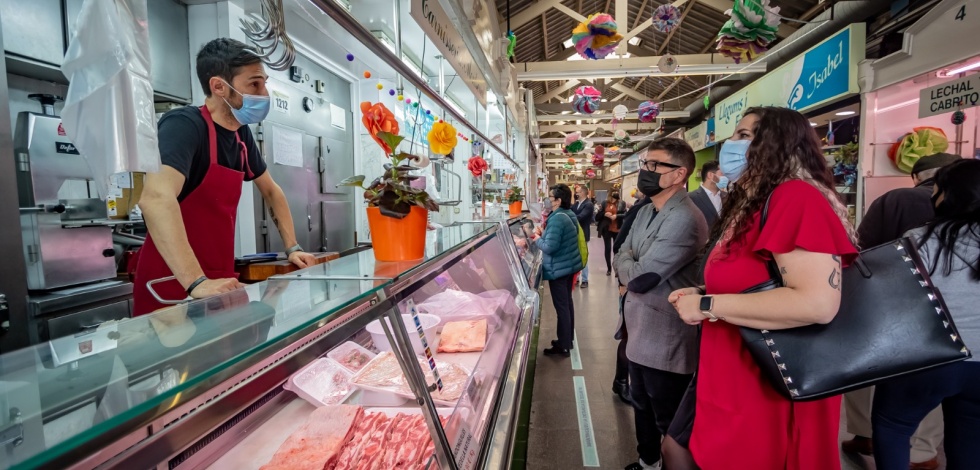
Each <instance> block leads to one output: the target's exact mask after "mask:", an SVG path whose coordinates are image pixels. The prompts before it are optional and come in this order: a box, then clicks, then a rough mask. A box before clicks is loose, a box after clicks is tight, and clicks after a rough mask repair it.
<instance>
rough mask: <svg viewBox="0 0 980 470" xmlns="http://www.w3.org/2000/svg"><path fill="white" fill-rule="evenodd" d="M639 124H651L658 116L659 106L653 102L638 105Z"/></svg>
mask: <svg viewBox="0 0 980 470" xmlns="http://www.w3.org/2000/svg"><path fill="white" fill-rule="evenodd" d="M639 113H640V122H653V120H654V119H657V116H659V115H660V105H659V104H657V103H654V102H653V101H644V102H642V103H640V109H639Z"/></svg>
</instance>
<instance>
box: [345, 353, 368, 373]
mask: <svg viewBox="0 0 980 470" xmlns="http://www.w3.org/2000/svg"><path fill="white" fill-rule="evenodd" d="M370 361H371V358H370V357H368V355H367V354H364V353H363V352H361V351H358V350H356V349H351V350H350V352H348V353H347V354H345V355H344V357H343V358H341V360H340V364H341V365H343V366H344V367H346V368H348V369H350V370H352V371H354V372H358V371H360V370H361V369H363V368H364V366H365V365H366V364H367V363H368V362H370Z"/></svg>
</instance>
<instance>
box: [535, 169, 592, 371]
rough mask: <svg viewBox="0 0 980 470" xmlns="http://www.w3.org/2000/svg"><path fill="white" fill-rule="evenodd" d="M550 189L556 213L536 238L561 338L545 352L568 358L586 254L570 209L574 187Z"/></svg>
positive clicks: (553, 342) (563, 186)
mask: <svg viewBox="0 0 980 470" xmlns="http://www.w3.org/2000/svg"><path fill="white" fill-rule="evenodd" d="M549 191H550V193H549V196H548V199H549V201H550V202H551V211H552V212H551V215H549V216H548V219H547V223H546V225H545V228H544V232H542V234H541V235H540V236H539V237H535V243H536V244H537V246H538V249H540V250H541V253H542V260H541V266H542V277H543V278H544V280H546V281H548V288H549V289H550V291H551V301H552V302H553V303H554V305H555V312H556V313H557V314H558V339H557V340H555V341H552V342H551V348H548V349H545V350H544V354H545V355H547V356H551V355H558V356H563V357H568V356H569V350H570V349H572V335H573V334H574V330H575V308H574V306H573V305H572V278H573V276H574V275H575V273H577V272H579V271H580V270H581V269H582V255H581V253H579V249H578V222H577V219H576V217H575V213H574V212H572V211H571V209H570V207H571V203H572V190H571V189H569V188H568V186H565V185H564V184H559V185H556V186H552V187H551V189H550V190H549Z"/></svg>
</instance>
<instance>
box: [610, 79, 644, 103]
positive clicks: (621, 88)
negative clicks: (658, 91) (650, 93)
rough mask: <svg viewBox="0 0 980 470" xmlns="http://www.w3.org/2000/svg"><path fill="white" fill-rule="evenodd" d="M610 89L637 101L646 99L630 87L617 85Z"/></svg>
mask: <svg viewBox="0 0 980 470" xmlns="http://www.w3.org/2000/svg"><path fill="white" fill-rule="evenodd" d="M610 88H612V89H613V90H616V91H618V92H620V93H626V96H631V97H633V98H634V99H638V100H646V99H647V97H646V95H644V94H643V93H640V92H638V91H636V90H634V89H632V88H630V87H627V86H623V85H620V84H619V83H616V84H614V85H613V86H611V87H610Z"/></svg>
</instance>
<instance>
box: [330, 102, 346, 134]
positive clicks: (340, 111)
mask: <svg viewBox="0 0 980 470" xmlns="http://www.w3.org/2000/svg"><path fill="white" fill-rule="evenodd" d="M330 125H331V126H333V127H336V128H337V129H340V130H342V131H346V130H347V110H346V109H344V108H341V107H340V106H337V105H335V104H333V103H330Z"/></svg>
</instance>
